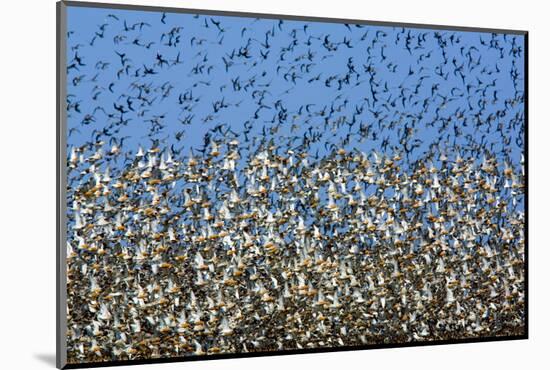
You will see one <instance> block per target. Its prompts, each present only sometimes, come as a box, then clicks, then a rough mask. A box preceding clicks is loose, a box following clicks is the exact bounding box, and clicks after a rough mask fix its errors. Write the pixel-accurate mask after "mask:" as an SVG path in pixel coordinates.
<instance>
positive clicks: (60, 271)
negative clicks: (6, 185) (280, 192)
mask: <svg viewBox="0 0 550 370" xmlns="http://www.w3.org/2000/svg"><path fill="white" fill-rule="evenodd" d="M68 6H71V7H85V8H108V9H117V10H137V11H150V12H166V13H183V14H203V15H217V16H229V17H246V18H264V19H283V20H291V21H292V20H293V21H309V22H322V23H349V24H361V25H371V26H381V27H405V28H417V29H418V28H419V29H430V30H434V29H435V30H445V31H459V32H481V33H504V34H512V35H519V36H523V37H524V148H523V156H524V171H525V176H524V186H525V188H524V204H525V211H524V212H525V225H524V234H525V235H524V239H525V245H524V249H525V251H524V256H525V261H524V291H525V292H524V294H525V318H524V320H525V332H524V334H520V335H513V336H494V337H479V338H466V339H452V340H433V341H422V342H419V341H412V342H406V343H383V344H367V345H359V346H341V347H323V348H308V349H296V350H282V351H263V352H246V353H227V354H210V355H200V356H181V357H167V358H155V359H136V360H117V361H102V362H83V363H78V364H73V363H70V364H69V363H67V354H66V335H65V333H66V329H67V325H66V324H67V323H66V313H65V305H66V302H67V300H66V297H67V292H66V281H67V280H66V263H65V260H66V248H65V244H66V220H65V215H66V176H65V175H66V170H65V165H66V163H65V160H66V112H65V111H64V98H65V96H66V87H65V83H66V73H65V66H66V38H65V34H66V31H67V30H66V26H67V24H66V20H67V16H66V8H67V7H68ZM56 20H57V22H56V50H57V61H56V133H57V138H56V180H57V181H56V230H57V232H56V367H57V368H58V369H79V368H94V367H110V366H126V365H143V364H160V363H174V362H190V361H208V360H220V359H236V358H249V357H267V356H284V355H296V354H312V353H327V352H343V351H360V350H366V349H383V348H407V347H423V346H435V345H445V344H465V343H484V342H499V341H510V340H525V339H528V338H529V264H528V261H529V258H528V255H529V191H528V189H529V150H528V148H529V134H528V132H529V119H528V111H529V99H528V91H529V89H528V86H529V74H528V71H529V63H528V62H529V52H528V50H529V48H528V44H529V42H528V41H529V32H528V31H526V30H514V29H496V28H479V27H463V26H449V25H434V24H421V23H402V22H385V21H372V20H360V19H348V18H327V17H317V16H299V15H289V14H272V13H253V12H241V11H225V10H210V9H191V8H176V7H162V6H146V5H131V4H112V3H100V2H85V1H66V0H62V1H58V2H57V3H56Z"/></svg>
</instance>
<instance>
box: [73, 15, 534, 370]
mask: <svg viewBox="0 0 550 370" xmlns="http://www.w3.org/2000/svg"><path fill="white" fill-rule="evenodd" d="M67 14H68V32H67V35H66V37H67V55H66V57H67V97H66V98H67V100H66V111H67V120H68V127H67V172H68V174H67V176H68V178H67V219H68V225H67V226H68V233H67V270H68V276H67V323H68V325H67V328H68V331H67V351H68V353H67V355H68V361H69V363H86V362H101V361H113V360H128V359H129V360H132V359H152V358H167V357H181V356H194V355H214V354H218V353H222V354H228V353H231V354H238V353H246V352H257V351H277V350H292V349H304V348H305V349H307V348H327V347H339V346H361V345H368V344H380V343H392V344H397V343H407V342H413V341H414V342H420V341H432V340H452V339H468V338H479V337H494V336H513V335H521V334H523V333H524V331H525V314H526V312H525V286H524V284H525V276H524V273H525V271H524V263H525V262H524V253H525V234H524V229H525V213H524V208H525V198H524V192H525V188H524V184H525V173H524V165H525V164H524V158H523V151H524V135H525V109H524V104H525V101H524V99H525V91H524V86H525V81H524V78H525V76H524V62H525V54H524V53H525V50H524V39H523V36H521V35H514V34H505V33H500V34H498V33H487V32H476V31H460V32H459V31H449V30H434V29H429V28H425V29H423V28H403V27H397V26H395V27H390V26H378V25H376V26H375V25H364V24H351V23H350V24H347V23H327V22H318V21H317V22H315V21H296V20H283V19H258V18H252V17H237V16H219V15H215V16H214V15H205V14H180V13H162V12H155V11H138V10H115V9H95V8H86V7H71V6H69V7H68V13H67Z"/></svg>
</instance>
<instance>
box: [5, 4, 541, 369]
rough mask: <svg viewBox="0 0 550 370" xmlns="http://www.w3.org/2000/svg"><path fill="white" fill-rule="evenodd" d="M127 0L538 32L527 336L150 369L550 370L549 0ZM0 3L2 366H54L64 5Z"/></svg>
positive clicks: (533, 53) (533, 61) (532, 66)
mask: <svg viewBox="0 0 550 370" xmlns="http://www.w3.org/2000/svg"><path fill="white" fill-rule="evenodd" d="M127 1H128V2H132V3H134V4H141V5H160V6H176V7H178V6H179V7H188V8H204V9H220V10H232V11H239V10H240V11H249V12H261V13H280V14H296V15H309V16H322V17H337V18H355V19H368V20H380V21H397V22H411V23H431V24H445V25H460V26H473V27H490V28H507V29H526V30H528V31H529V32H530V34H529V75H530V79H529V118H530V119H529V141H530V145H529V146H530V150H529V167H530V171H529V182H530V186H529V198H530V202H529V208H530V212H529V219H530V222H529V250H530V253H529V257H530V258H529V259H530V261H529V262H530V269H529V275H530V276H529V282H530V283H529V288H530V290H529V299H530V310H529V318H530V320H529V322H530V339H529V340H523V341H510V342H493V343H481V344H460V345H446V346H433V347H417V348H401V349H384V350H370V351H355V352H340V353H328V354H313V355H293V356H278V357H264V358H251V359H234V360H220V361H206V362H188V363H175V364H163V365H145V366H147V368H148V369H153V368H155V369H156V368H158V369H176V368H177V369H223V368H239V369H240V370H246V369H254V370H257V369H258V368H262V369H266V370H267V369H275V368H277V369H281V368H295V367H301V368H303V369H306V368H307V369H309V368H314V369H316V370H320V369H334V368H350V367H355V366H357V367H361V368H372V369H376V368H384V369H387V368H389V369H393V368H406V369H416V368H419V369H423V370H425V369H445V370H448V369H461V370H462V369H468V368H472V369H478V368H485V369H498V370H501V369H514V370H517V369H522V368H524V367H525V368H529V369H534V368H543V367H544V368H546V369H548V368H549V367H548V365H549V363H550V360H548V352H549V351H550V340H548V337H549V336H550V326H549V317H550V305H549V302H550V298H549V296H550V289H549V286H548V283H549V278H548V277H549V271H550V265H549V264H550V253H549V250H550V245H547V244H546V243H545V239H546V238H547V237H548V235H547V233H548V232H549V227H548V224H549V223H550V217H548V212H549V210H550V207H549V206H550V205H549V202H548V199H549V197H548V192H549V191H550V188H549V186H550V176H549V173H550V162H549V161H548V157H549V155H548V153H549V151H548V148H549V147H550V144H549V141H550V132H549V131H550V122H549V120H548V118H547V117H548V110H549V109H550V93H549V92H548V89H549V88H550V81H549V78H548V77H549V70H550V59H549V51H550V32H549V24H550V21H549V20H548V14H549V12H548V11H547V10H546V9H544V5H543V4H545V3H546V2H545V1H542V0H538V1H527V0H523V1H521V0H515V1H505V0H500V1H492V0H491V1H489V0H473V1H471V0H454V1H441V0H434V1H421V0H402V1H401V0H400V1H398V0H373V1H358V0H338V1H324V2H322V1H321V0H311V1H304V0H271V1H253V0H231V1H229V0H225V1H222V0H219V1H216V0H200V1H188V0H185V1H183V0H179V1H178V0H171V1H169V0H149V1H143V0H142V1H140V0H127ZM111 2H115V3H119V2H120V1H116V0H111ZM1 7H2V12H1V16H0V17H1V18H0V42H1V43H0V47H1V49H0V55H1V56H0V99H1V103H0V112H1V114H0V158H1V160H0V221H1V222H0V225H1V228H0V231H1V232H0V240H1V242H0V278H1V284H0V319H1V320H0V348H1V350H0V368H3V369H19V368H22V369H40V368H50V369H51V368H53V367H54V363H55V248H56V246H55V65H56V61H55V1H54V0H11V1H5V2H2V5H1ZM545 235H546V238H545ZM134 368H135V367H134Z"/></svg>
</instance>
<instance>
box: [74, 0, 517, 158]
mask: <svg viewBox="0 0 550 370" xmlns="http://www.w3.org/2000/svg"><path fill="white" fill-rule="evenodd" d="M68 30H69V34H68V48H67V61H68V67H69V68H68V79H67V92H68V117H69V118H68V128H69V131H70V134H69V136H68V145H69V147H70V146H73V145H83V144H84V143H86V142H89V141H91V140H92V141H94V140H96V139H100V140H104V141H106V142H108V141H109V140H110V138H112V137H115V138H117V141H119V140H120V138H123V137H126V139H125V140H124V146H123V150H124V151H125V152H129V153H135V151H136V149H137V146H138V144H141V145H143V146H145V147H148V146H150V145H151V143H152V140H155V139H156V140H160V144H162V145H163V146H164V147H173V148H174V149H176V150H180V149H181V155H188V153H189V149H190V148H191V147H193V148H195V149H197V148H200V147H201V146H202V143H203V139H204V136H205V134H207V133H208V132H210V133H211V135H212V136H213V137H215V136H216V135H220V132H219V131H218V132H217V133H216V132H214V133H212V129H214V128H215V127H216V126H218V125H224V126H223V127H224V129H223V130H225V129H226V128H227V127H229V128H231V131H232V132H234V133H235V134H237V136H238V137H239V139H240V140H241V141H245V139H244V136H243V131H245V130H246V127H248V128H249V133H248V135H247V137H248V138H249V141H248V142H247V143H243V150H246V148H247V147H250V148H251V149H253V148H255V145H257V144H258V143H257V142H254V137H256V138H259V137H261V136H262V133H264V132H268V133H269V132H270V130H273V132H274V130H277V131H276V134H275V135H273V137H274V138H275V140H276V141H280V142H281V143H286V144H288V142H289V140H291V141H290V143H291V144H288V145H286V146H287V147H288V146H289V145H290V146H296V147H299V146H300V145H301V143H303V139H304V137H307V138H312V137H315V136H316V137H318V138H319V140H318V141H317V142H315V143H312V144H311V145H310V147H309V152H310V154H311V155H314V154H315V153H320V155H323V153H326V151H327V150H332V149H333V148H335V147H342V146H345V147H346V148H348V149H353V148H357V149H359V150H362V151H365V152H370V151H372V150H376V151H378V152H381V151H388V152H391V149H392V147H395V148H397V149H398V150H401V151H403V142H401V141H400V139H399V138H400V137H401V136H402V135H403V132H404V130H409V131H410V136H409V139H408V140H407V142H408V143H409V144H408V145H412V143H416V144H417V146H418V147H417V148H416V149H414V150H413V151H412V152H411V157H412V159H413V160H414V159H415V158H421V157H422V156H423V154H424V153H425V152H426V151H427V150H428V149H429V148H430V146H433V145H435V146H438V147H439V148H441V149H443V148H444V147H445V146H452V145H456V146H457V147H459V148H462V149H463V148H465V147H466V146H467V145H468V142H469V141H470V143H473V144H474V145H481V146H484V147H486V148H487V149H490V150H491V152H493V153H495V154H496V155H497V156H499V157H500V158H501V159H505V157H506V159H507V160H508V161H511V162H512V163H515V164H518V163H519V160H520V156H521V153H522V151H523V148H522V142H521V141H519V140H520V139H518V138H521V137H522V136H523V103H522V98H523V70H524V66H523V48H524V45H523V37H522V36H515V35H504V34H490V33H479V32H454V31H442V30H430V29H403V28H400V27H380V26H366V25H362V26H356V25H353V24H350V25H344V24H336V23H334V24H333V23H322V22H302V21H288V20H284V21H279V20H271V19H254V18H245V17H229V16H224V17H221V16H208V15H199V16H196V15H192V14H175V13H168V14H163V13H160V12H145V11H134V10H118V9H98V8H86V7H68ZM170 31H172V37H170ZM266 33H268V36H267V42H266ZM92 40H93V42H92ZM239 50H241V51H243V54H242V55H241V56H239ZM178 55H179V57H178ZM231 56H233V59H231ZM176 59H177V60H178V61H179V62H181V63H178V64H173V62H174V61H175V60H176ZM224 59H225V61H229V62H230V63H232V65H230V66H229V67H228V68H227V69H226V64H225V62H224ZM164 61H166V62H164ZM146 70H150V71H151V70H152V71H154V74H144V72H145V71H146ZM346 75H347V76H346ZM514 79H515V81H514ZM136 86H141V87H142V88H141V97H143V98H145V99H147V101H149V102H150V105H147V104H146V105H147V106H143V107H140V104H143V102H144V100H139V98H138V96H140V90H139V89H137V88H136ZM373 91H375V94H376V95H374V96H373V93H372V92H373ZM191 96H192V101H186V98H189V99H191ZM403 96H404V98H403ZM182 100H183V101H182ZM215 105H217V108H220V106H221V108H220V109H219V110H217V109H215ZM75 107H77V108H78V110H79V112H78V111H76V110H75ZM130 107H131V109H133V110H131V109H130ZM117 108H118V109H119V110H117ZM258 108H260V109H259V110H258ZM120 110H122V111H124V113H123V114H122V117H121V114H120ZM331 111H332V112H331ZM186 119H187V120H188V121H187V123H190V124H183V123H180V120H183V121H185V120H186ZM120 122H124V123H123V124H120ZM479 122H481V124H479ZM487 122H491V123H490V124H488V123H487ZM499 125H500V128H501V130H499V129H498V128H499ZM361 128H362V129H363V130H367V131H368V134H364V135H360V134H359V132H364V131H361ZM292 138H294V139H292ZM503 148H507V149H508V150H509V153H508V155H507V156H505V155H504V153H503V152H502V149H503Z"/></svg>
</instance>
